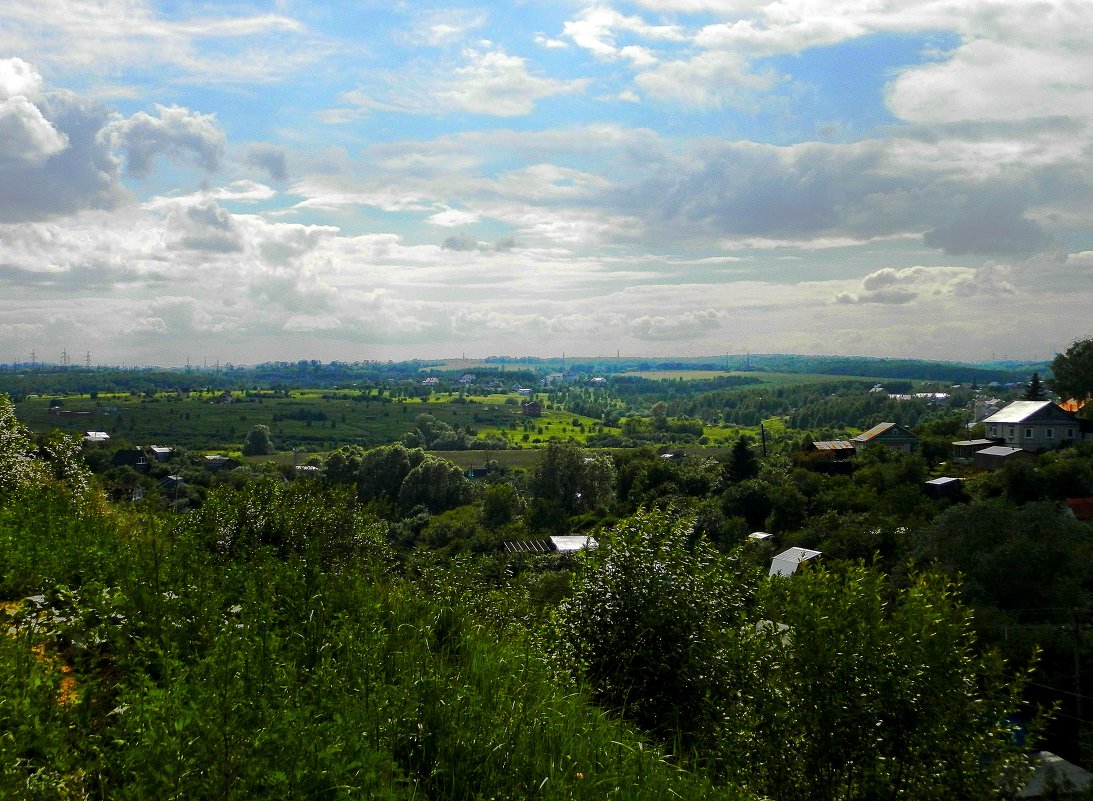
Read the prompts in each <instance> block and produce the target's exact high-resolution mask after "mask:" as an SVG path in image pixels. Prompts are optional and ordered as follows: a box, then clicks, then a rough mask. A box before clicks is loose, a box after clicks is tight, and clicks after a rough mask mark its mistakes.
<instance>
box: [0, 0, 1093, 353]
mask: <svg viewBox="0 0 1093 801" xmlns="http://www.w3.org/2000/svg"><path fill="white" fill-rule="evenodd" d="M1087 12H1088V4H1087V2H1085V0H1081V2H1078V1H1070V2H1068V1H1067V0H1043V2H1039V3H1035V4H1033V3H998V2H995V0H922V1H921V2H907V0H887V2H885V1H884V0H881V2H875V1H873V0H869V1H867V0H825V1H824V2H819V0H782V2H767V1H766V0H716V1H715V0H631V1H628V2H622V1H621V0H603V1H602V2H596V3H588V2H582V1H579V0H562V1H561V2H559V1H558V0H553V1H552V2H546V1H545V0H544V1H543V2H540V0H524V2H510V3H505V4H490V3H469V2H457V3H437V4H424V3H420V2H415V3H400V2H382V3H381V2H372V1H371V0H358V1H357V2H339V3H316V2H308V3H303V2H296V1H295V0H281V2H274V3H260V4H259V3H248V2H237V3H190V2H172V3H166V2H160V3H156V2H148V1H147V0H95V2H91V0H86V1H84V0H81V1H80V2H71V1H66V0H41V2H36V3H34V4H28V3H20V2H14V0H0V18H2V19H4V20H5V24H4V25H3V26H2V27H0V362H11V361H23V360H28V359H29V358H30V354H31V352H32V351H33V352H34V353H35V354H36V356H37V358H39V359H45V360H59V358H60V354H61V352H62V351H64V350H67V351H68V352H69V353H70V354H72V353H79V354H83V353H84V352H85V351H90V352H91V354H92V360H93V361H94V362H96V363H111V364H116V363H129V364H132V363H147V364H165V365H170V364H182V363H185V362H186V360H187V359H190V360H191V361H192V362H200V361H202V360H203V359H209V360H210V361H212V360H219V361H221V362H227V361H232V362H236V363H253V362H258V361H265V360H275V359H287V360H295V359H301V358H318V359H323V360H332V359H344V360H358V359H359V360H364V359H401V358H408V357H430V358H431V357H447V356H453V355H459V354H463V353H466V354H467V355H468V356H479V357H480V356H489V355H543V356H545V355H554V354H560V353H562V352H563V351H564V352H566V353H568V354H587V355H595V354H607V353H615V352H617V351H622V352H624V353H627V354H642V355H650V356H656V355H716V354H721V353H738V352H743V351H744V350H750V351H751V352H773V351H779V352H798V353H839V354H867V355H878V356H921V357H929V358H953V359H967V360H979V359H989V358H991V357H992V356H999V357H1001V356H1003V355H1005V356H1010V357H1013V358H1046V357H1050V355H1051V354H1052V352H1054V351H1056V350H1061V349H1064V348H1065V347H1066V346H1067V345H1069V344H1070V343H1071V342H1072V341H1073V340H1075V339H1078V338H1083V337H1088V336H1093V314H1091V313H1090V309H1091V308H1093V213H1091V211H1090V210H1091V209H1093V204H1091V202H1090V201H1091V200H1093V179H1091V177H1090V176H1093V170H1091V169H1090V167H1093V164H1091V162H1093V146H1091V145H1093V140H1091V136H1090V130H1091V129H1090V126H1091V124H1093V56H1091V55H1090V54H1089V52H1088V50H1089V48H1088V47H1087V46H1086V43H1087V42H1088V41H1089V38H1090V34H1091V33H1093V30H1091V28H1093V22H1091V21H1090V18H1089V14H1088V13H1087Z"/></svg>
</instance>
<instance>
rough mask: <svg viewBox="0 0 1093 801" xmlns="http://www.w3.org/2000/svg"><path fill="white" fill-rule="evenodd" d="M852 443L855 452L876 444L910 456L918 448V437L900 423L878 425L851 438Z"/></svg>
mask: <svg viewBox="0 0 1093 801" xmlns="http://www.w3.org/2000/svg"><path fill="white" fill-rule="evenodd" d="M850 442H851V443H853V445H854V450H855V451H860V450H862V449H863V448H865V447H867V446H869V445H874V444H876V445H884V446H885V447H887V448H891V449H892V450H895V451H899V452H900V453H906V454H910V453H911V452H912V451H914V449H915V448H916V447H917V446H918V437H916V436H915V435H914V434H912V433H911V430H910V429H908V428H905V427H904V426H901V425H900V424H899V423H878V424H877V425H875V426H873V427H872V428H871V429H869V430H868V431H863V432H862V433H860V434H858V436H856V437H851V439H850Z"/></svg>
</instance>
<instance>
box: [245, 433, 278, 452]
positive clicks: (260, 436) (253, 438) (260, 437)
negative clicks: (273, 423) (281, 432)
mask: <svg viewBox="0 0 1093 801" xmlns="http://www.w3.org/2000/svg"><path fill="white" fill-rule="evenodd" d="M270 453H273V443H272V442H271V441H270V438H269V426H264V425H256V426H255V427H254V428H252V429H251V430H250V431H249V432H248V433H247V438H246V439H245V440H243V455H244V456H266V455H267V454H270Z"/></svg>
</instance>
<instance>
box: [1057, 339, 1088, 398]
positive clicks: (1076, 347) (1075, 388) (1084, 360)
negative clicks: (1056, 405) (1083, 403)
mask: <svg viewBox="0 0 1093 801" xmlns="http://www.w3.org/2000/svg"><path fill="white" fill-rule="evenodd" d="M1051 372H1052V373H1053V374H1054V376H1055V377H1054V378H1053V379H1052V380H1051V386H1052V388H1053V389H1054V390H1055V391H1056V392H1058V393H1059V394H1060V395H1061V396H1062V397H1063V398H1064V399H1066V398H1077V399H1078V400H1090V399H1091V398H1093V339H1080V340H1078V341H1077V342H1075V343H1074V344H1073V345H1071V346H1070V347H1069V348H1067V349H1066V352H1065V353H1060V354H1058V355H1056V357H1055V358H1054V359H1052V361H1051Z"/></svg>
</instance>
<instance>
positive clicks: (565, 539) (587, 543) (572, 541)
mask: <svg viewBox="0 0 1093 801" xmlns="http://www.w3.org/2000/svg"><path fill="white" fill-rule="evenodd" d="M550 541H551V542H552V543H554V548H555V550H557V551H558V553H573V552H575V551H583V550H584V549H586V548H598V547H599V546H600V544H599V543H598V542H596V540H595V539H593V538H592V537H587V536H585V535H583V534H577V535H571V534H567V535H562V536H554V537H551V538H550Z"/></svg>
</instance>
